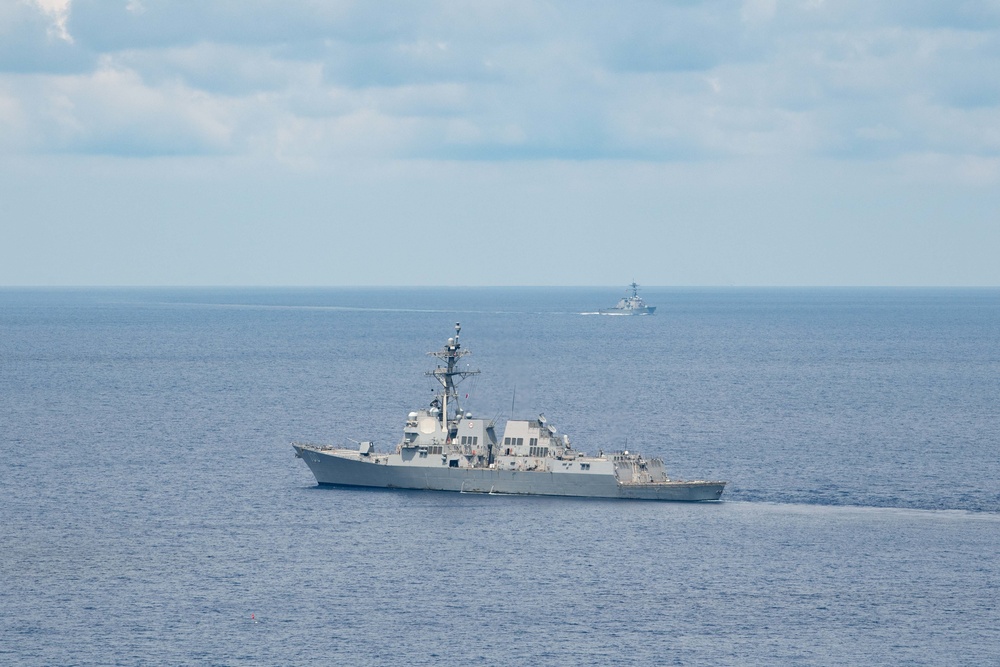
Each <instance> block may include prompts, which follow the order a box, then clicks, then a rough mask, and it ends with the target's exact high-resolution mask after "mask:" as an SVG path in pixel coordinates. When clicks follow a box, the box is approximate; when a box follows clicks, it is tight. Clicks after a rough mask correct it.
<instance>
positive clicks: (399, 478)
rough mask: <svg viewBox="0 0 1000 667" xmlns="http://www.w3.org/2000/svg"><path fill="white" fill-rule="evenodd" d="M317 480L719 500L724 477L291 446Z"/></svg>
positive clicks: (381, 485) (402, 486) (480, 490)
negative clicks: (420, 458) (622, 477)
mask: <svg viewBox="0 0 1000 667" xmlns="http://www.w3.org/2000/svg"><path fill="white" fill-rule="evenodd" d="M296 451H297V452H298V453H299V455H300V456H301V457H302V459H303V460H304V461H305V462H306V464H307V465H308V466H309V469H310V470H312V472H313V475H315V477H316V481H317V482H319V483H320V484H331V485H337V486H365V487H378V488H394V489H424V490H434V491H459V492H464V493H502V494H516V495H536V496H576V497H587V498H630V499H637V500H673V501H703V500H718V499H719V497H720V496H721V495H722V490H723V488H724V487H725V483H724V482H680V481H670V482H656V483H652V484H619V483H618V481H617V480H616V479H615V478H614V476H612V475H602V474H594V473H571V472H549V471H545V472H539V471H513V470H495V469H483V468H471V469H470V468H447V467H440V468H438V467H414V466H396V465H388V464H378V463H370V462H368V461H362V460H358V459H350V458H345V457H343V456H337V455H334V454H332V453H327V452H323V451H316V450H314V449H311V448H302V447H299V446H296Z"/></svg>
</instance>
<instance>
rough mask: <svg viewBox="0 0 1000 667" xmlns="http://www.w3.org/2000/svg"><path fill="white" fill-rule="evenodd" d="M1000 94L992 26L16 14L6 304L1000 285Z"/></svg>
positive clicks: (2, 182)
mask: <svg viewBox="0 0 1000 667" xmlns="http://www.w3.org/2000/svg"><path fill="white" fill-rule="evenodd" d="M998 71H1000V1H998V0H962V1H961V2H943V1H941V0H880V1H879V2H871V1H870V0H836V1H833V0H704V1H699V0H623V1H622V2H605V1H597V0H394V1H389V2H357V1H356V0H243V1H239V2H237V1H235V0H117V1H113V0H0V202H2V206H0V285H2V284H43V285H44V284H120V285H128V284H196V285H197V284H257V285H259V284H275V285H280V284H300V285H303V284H390V285H393V284H396V285H405V284H430V285H435V284H501V285H503V284H508V285H519V284H520V285H523V284H529V285H530V284H557V285H559V284H561V285H571V284H605V285H607V284H618V283H625V282H628V281H629V280H630V279H632V278H635V279H636V280H638V281H639V282H640V283H643V284H647V285H657V284H660V285H668V284H670V285H690V284H694V285H704V284H730V283H735V284H763V285H768V284H776V285H781V284H791V285H800V284H807V285H810V284H812V285H826V284H829V285H857V284H862V285H864V284H871V285H893V284H924V285H927V284H942V285H1000V263H998V262H997V261H996V258H995V254H996V252H995V251H996V248H998V247H1000V225H998V224H997V222H996V221H997V211H998V210H1000V77H998V76H997V74H996V73H997V72H998ZM431 230H432V231H431ZM445 231H447V232H448V234H447V235H444V232H445ZM438 232H441V233H442V235H440V236H438V235H437V234H438ZM432 234H433V235H434V238H433V239H430V238H429V235H432ZM445 238H447V239H460V242H461V248H462V249H463V250H468V249H472V253H471V255H467V254H466V253H464V252H463V253H461V255H462V257H466V256H474V257H475V258H476V260H475V262H474V265H473V266H471V267H470V266H464V267H463V268H462V269H461V270H458V269H456V267H455V266H454V264H453V263H452V262H450V261H441V262H436V261H431V260H427V259H422V260H419V261H414V256H415V253H417V254H418V255H419V256H421V257H426V256H427V255H428V254H434V253H436V252H437V251H438V250H439V249H440V248H439V246H440V242H441V239H445ZM455 244H456V245H455V248H457V247H458V241H455ZM451 250H454V248H452V249H451ZM450 256H451V255H450V254H449V257H450Z"/></svg>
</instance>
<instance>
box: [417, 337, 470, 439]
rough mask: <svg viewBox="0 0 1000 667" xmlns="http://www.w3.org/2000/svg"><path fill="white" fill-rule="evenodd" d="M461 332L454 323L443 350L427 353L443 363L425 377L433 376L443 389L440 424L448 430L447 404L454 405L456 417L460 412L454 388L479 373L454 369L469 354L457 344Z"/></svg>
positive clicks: (456, 392)
mask: <svg viewBox="0 0 1000 667" xmlns="http://www.w3.org/2000/svg"><path fill="white" fill-rule="evenodd" d="M461 332H462V325H461V323H459V322H455V336H454V337H452V338H449V339H448V342H447V343H445V346H444V349H442V350H438V351H437V352H428V353H427V354H429V355H430V356H432V357H437V358H438V359H442V360H443V361H444V362H445V364H446V365H445V366H440V365H439V366H438V367H437V368H435V369H434V370H432V371H427V373H426V374H427V375H430V376H433V377H434V378H435V379H436V380H437V381H438V382H440V383H441V387H442V388H443V389H444V391H443V392H442V395H441V398H442V405H441V423H442V425H443V426H444V427H445V429H446V430H449V429H448V422H449V417H448V409H449V406H448V404H449V403H454V405H455V412H456V415H457V414H458V412H459V411H460V408H459V403H458V391H457V390H456V388H455V387H456V386H458V383H459V382H461V381H462V380H464V379H465V378H467V377H469V376H470V375H478V374H479V371H478V370H475V371H470V370H464V371H463V370H458V369H456V368H455V365H456V363H457V362H458V360H459V359H461V358H462V357H464V356H465V355H467V354H469V351H468V350H463V349H462V345H461V344H460V343H459V342H458V335H459V334H460V333H461Z"/></svg>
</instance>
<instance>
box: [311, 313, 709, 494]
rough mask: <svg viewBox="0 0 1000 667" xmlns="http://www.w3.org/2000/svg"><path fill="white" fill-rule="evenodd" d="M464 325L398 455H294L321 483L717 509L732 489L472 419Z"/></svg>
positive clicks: (562, 438)
mask: <svg viewBox="0 0 1000 667" xmlns="http://www.w3.org/2000/svg"><path fill="white" fill-rule="evenodd" d="M460 333H461V325H459V324H456V325H455V335H454V336H453V337H451V338H449V339H448V340H447V342H446V343H445V345H444V348H443V349H442V350H439V351H437V352H432V353H430V354H431V355H432V356H434V357H436V358H438V359H439V360H440V361H441V362H442V363H439V364H438V366H437V367H436V368H435V369H434V370H432V371H428V372H427V375H429V376H432V377H434V378H435V379H436V380H437V381H438V383H439V384H440V385H441V390H440V392H439V393H437V394H436V395H435V397H434V399H433V400H432V401H431V403H430V405H429V406H428V407H426V408H423V409H420V410H416V411H414V412H410V413H409V414H408V415H407V418H406V423H405V425H404V427H403V436H402V438H401V439H400V441H399V444H397V446H396V449H395V451H394V452H386V453H380V452H376V451H375V446H374V444H373V443H372V442H370V441H366V442H361V443H360V446H359V447H357V448H335V447H332V446H329V445H312V444H305V443H293V445H292V446H293V447H294V448H295V453H296V455H297V456H299V457H301V458H302V459H303V460H304V461H305V462H306V464H307V465H308V466H309V468H310V470H312V472H313V474H314V475H315V477H316V481H317V482H318V483H320V484H331V485H343V486H371V487H385V488H402V489H429V490H439V491H462V492H470V493H471V492H475V493H508V494H527V495H550V496H584V497H600V498H640V499H648V500H686V501H694V500H718V499H719V497H720V496H721V495H722V491H723V489H724V488H725V485H726V482H721V481H702V480H698V481H682V480H672V479H670V478H669V477H668V476H667V474H666V470H665V468H664V465H663V461H662V460H661V459H658V458H653V459H645V458H644V457H643V456H641V455H640V454H636V453H630V452H628V451H621V452H616V453H612V454H607V455H605V454H604V453H603V451H602V452H599V453H598V454H597V455H596V456H588V455H586V454H584V453H583V452H581V451H578V450H576V449H574V448H573V446H572V445H571V444H570V439H569V437H568V436H566V435H560V434H558V433H557V431H556V428H555V427H554V426H552V425H551V424H549V422H548V420H547V419H546V418H545V416H544V415H539V416H538V418H536V419H531V420H516V419H511V420H509V421H507V422H506V424H505V426H504V431H503V436H502V437H500V438H498V437H497V435H496V421H495V420H493V419H491V420H486V419H479V418H475V417H473V415H472V414H471V413H469V412H466V411H463V409H462V407H461V404H460V402H459V394H458V391H457V386H458V384H459V383H460V382H461V381H462V380H464V379H466V378H468V377H470V376H473V375H477V374H479V371H478V370H468V369H466V370H463V369H460V368H458V360H459V359H461V358H462V357H464V356H465V355H466V354H468V351H467V350H463V349H462V347H461V343H460V342H459V334H460Z"/></svg>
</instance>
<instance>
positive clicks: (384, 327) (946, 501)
mask: <svg viewBox="0 0 1000 667" xmlns="http://www.w3.org/2000/svg"><path fill="white" fill-rule="evenodd" d="M620 296H621V293H620V290H615V289H599V288H436V289H431V288H412V289H402V288H395V289H390V288H384V289H383V288H369V289H361V288H350V289H348V288H343V289H332V288H331V289H77V290H70V289H66V290H56V289H0V455H2V458H0V612H2V613H0V664H11V665H81V666H83V665H187V664H206V665H313V664H347V665H404V664H405V665H466V664H481V665H626V664H628V665H750V664H752V665H789V666H791V665H900V664H907V665H993V664H1000V603H998V601H1000V564H998V563H1000V559H998V558H997V553H1000V455H998V445H1000V290H996V289H669V288H646V289H644V290H643V292H642V296H643V297H644V298H645V299H646V300H647V302H649V303H650V304H651V305H655V306H657V312H656V315H654V316H651V317H603V316H598V315H593V314H592V313H594V312H595V311H596V310H597V309H598V308H601V307H607V306H609V305H612V304H613V303H615V302H616V301H617V299H618V298H620ZM456 322H461V324H462V334H461V336H462V343H463V346H464V347H466V348H468V349H470V350H471V351H472V352H473V354H472V355H471V356H470V357H467V358H466V359H464V360H463V362H467V363H469V364H470V368H478V369H481V370H482V371H483V372H482V374H481V375H479V376H476V377H475V378H472V379H469V380H467V381H466V382H465V383H463V384H462V385H461V386H460V390H461V392H462V394H463V397H464V394H466V393H468V394H469V397H468V399H466V401H465V404H464V406H463V407H466V408H468V409H469V410H471V411H472V412H473V413H474V414H478V415H482V416H488V417H493V416H498V417H499V418H500V419H501V420H503V419H506V418H507V417H509V416H510V414H511V411H512V409H513V413H514V414H515V415H516V416H517V417H519V418H529V417H534V416H535V415H537V414H538V413H541V412H544V413H545V415H546V416H547V418H548V419H549V421H550V422H551V423H553V424H555V425H556V426H557V427H558V428H559V430H560V432H564V433H567V434H569V435H570V437H571V438H572V440H573V443H574V446H575V447H576V448H577V449H581V450H583V451H586V452H590V453H596V451H597V450H599V449H603V450H604V451H612V450H616V449H625V448H628V449H630V450H636V451H641V452H643V453H645V454H646V455H647V456H660V457H662V458H663V459H664V460H665V462H666V465H667V468H668V470H669V471H670V473H671V474H672V476H674V477H680V478H684V479H695V478H704V479H726V480H729V486H728V487H727V488H726V492H725V494H724V495H723V502H720V503H703V504H683V503H680V504H678V503H651V502H639V501H604V500H587V499H566V498H529V497H504V496H482V495H474V494H449V493H438V492H416V491H386V490H370V489H345V488H321V487H318V486H317V485H316V483H315V479H314V478H313V477H312V475H311V473H310V472H309V470H308V468H306V466H305V465H304V464H303V463H302V462H301V461H300V460H298V459H296V458H294V456H293V451H292V448H291V447H290V446H289V443H290V442H292V441H294V440H304V441H312V442H329V443H333V444H338V445H350V444H351V440H352V439H354V440H362V439H372V440H374V441H375V442H376V445H377V446H378V448H379V449H382V450H386V449H391V448H392V447H394V445H395V443H396V441H397V439H398V437H399V435H400V433H401V427H402V422H403V419H404V418H405V415H406V413H407V412H409V411H410V410H413V409H416V408H418V407H421V406H423V405H426V403H427V402H428V401H429V400H430V398H431V396H432V390H433V389H434V384H433V381H432V379H431V378H428V377H426V376H425V375H424V373H425V371H427V370H429V369H430V368H432V367H433V363H432V362H433V361H434V360H433V359H432V358H429V357H427V355H426V353H427V352H428V351H432V350H437V349H438V348H440V346H441V345H442V344H443V342H444V340H445V339H446V338H447V337H448V336H450V335H453V332H454V325H455V323H456Z"/></svg>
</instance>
